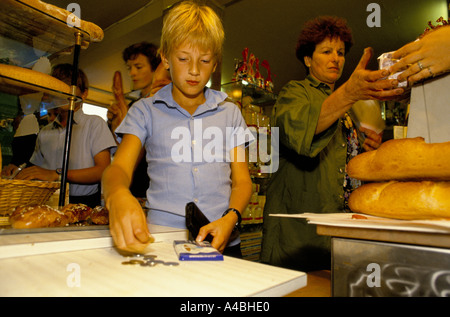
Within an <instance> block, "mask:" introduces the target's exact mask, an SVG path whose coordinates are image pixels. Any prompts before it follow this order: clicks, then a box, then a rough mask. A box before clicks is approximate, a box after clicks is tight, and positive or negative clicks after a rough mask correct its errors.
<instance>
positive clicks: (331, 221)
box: [269, 213, 450, 234]
mask: <svg viewBox="0 0 450 317" xmlns="http://www.w3.org/2000/svg"><path fill="white" fill-rule="evenodd" d="M353 215H360V216H364V217H366V218H367V219H353ZM269 216H273V217H288V218H289V217H290V218H304V219H306V220H307V221H308V223H310V224H316V225H324V226H333V227H352V228H366V229H389V230H400V231H411V232H431V233H449V234H450V220H398V219H390V218H382V217H375V216H369V215H362V214H355V213H329V214H315V213H302V214H269Z"/></svg>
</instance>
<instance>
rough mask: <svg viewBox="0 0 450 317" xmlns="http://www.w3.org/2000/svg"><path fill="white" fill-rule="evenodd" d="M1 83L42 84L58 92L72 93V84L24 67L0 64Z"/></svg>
mask: <svg viewBox="0 0 450 317" xmlns="http://www.w3.org/2000/svg"><path fill="white" fill-rule="evenodd" d="M0 75H1V76H2V78H0V83H1V82H2V81H5V83H6V84H12V85H17V86H22V87H25V88H30V86H29V85H37V86H42V87H45V88H48V89H52V90H55V91H58V92H63V93H66V94H70V86H69V85H67V84H66V83H64V82H62V81H61V80H59V79H57V78H55V77H53V76H50V75H47V74H44V73H41V72H38V71H35V70H32V69H28V68H24V67H19V66H14V65H5V64H0Z"/></svg>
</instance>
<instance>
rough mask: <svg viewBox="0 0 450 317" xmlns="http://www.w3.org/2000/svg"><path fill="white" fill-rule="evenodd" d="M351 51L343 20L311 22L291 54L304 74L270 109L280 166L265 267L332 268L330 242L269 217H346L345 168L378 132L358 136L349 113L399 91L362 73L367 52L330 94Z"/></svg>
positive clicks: (297, 223) (270, 206) (271, 196)
mask: <svg viewBox="0 0 450 317" xmlns="http://www.w3.org/2000/svg"><path fill="white" fill-rule="evenodd" d="M351 46H352V36H351V31H350V29H349V28H348V26H347V23H346V21H345V20H343V19H341V18H336V17H319V18H316V19H313V20H311V21H308V22H307V23H306V24H305V27H304V28H303V30H302V32H301V34H300V37H299V40H298V44H297V49H296V55H297V58H298V59H299V60H300V61H301V62H302V63H303V64H304V65H305V67H306V68H307V70H308V76H307V77H306V79H304V80H302V81H290V82H289V83H288V84H286V85H285V86H284V87H283V89H282V90H281V92H280V94H279V97H278V100H277V102H276V104H275V106H274V110H273V111H274V112H273V125H274V126H275V127H279V141H280V144H279V146H280V162H279V168H278V171H276V172H275V173H274V174H273V175H272V178H271V181H270V184H269V186H268V189H267V201H266V205H265V209H264V232H263V244H262V261H263V262H266V263H270V264H272V265H277V266H283V267H289V268H294V269H299V270H302V271H312V270H319V269H326V268H329V267H330V241H329V238H328V237H324V236H318V235H317V234H316V232H315V231H316V228H315V226H312V225H308V224H307V223H306V222H305V221H304V220H302V219H298V218H286V217H271V216H269V214H270V213H284V214H298V213H306V212H311V213H335V212H344V211H345V210H346V200H347V197H348V195H349V193H350V192H351V191H352V190H353V189H354V188H356V187H357V186H358V182H357V181H356V180H353V179H350V178H348V177H347V175H346V165H347V162H348V161H349V160H350V158H352V157H353V156H355V155H357V154H358V153H360V152H361V151H362V150H363V149H364V150H372V149H376V148H377V147H378V146H379V145H380V143H381V136H380V135H378V134H377V133H376V132H374V131H371V130H368V129H360V130H359V131H358V130H357V129H356V128H355V127H354V125H353V122H352V120H351V119H350V117H349V116H348V115H347V112H348V111H349V110H350V109H351V107H352V105H353V104H354V103H355V102H356V101H358V100H367V99H383V98H392V96H395V95H399V94H401V93H402V92H403V90H402V89H392V88H394V87H397V82H396V81H391V80H383V79H382V78H384V77H385V76H387V75H388V74H387V73H386V71H384V70H379V71H369V70H366V69H365V68H366V66H367V63H368V61H369V60H370V58H371V56H372V51H371V50H370V49H366V50H365V51H364V54H363V56H362V58H361V60H360V62H359V64H358V66H357V67H356V69H355V71H354V72H353V74H352V75H351V77H350V78H349V80H348V81H347V82H345V83H344V84H343V85H342V86H341V87H339V88H338V89H335V83H336V81H337V80H338V79H339V78H340V77H341V75H342V70H343V67H344V63H345V55H346V53H347V52H348V50H349V49H350V47H351ZM360 132H363V133H364V134H365V139H364V140H363V139H362V138H361V135H360Z"/></svg>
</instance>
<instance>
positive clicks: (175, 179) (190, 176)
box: [102, 1, 252, 254]
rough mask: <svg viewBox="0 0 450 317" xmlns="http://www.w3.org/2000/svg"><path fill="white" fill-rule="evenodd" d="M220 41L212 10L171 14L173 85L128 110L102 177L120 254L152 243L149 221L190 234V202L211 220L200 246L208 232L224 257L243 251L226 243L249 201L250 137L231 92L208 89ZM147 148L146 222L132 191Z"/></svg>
mask: <svg viewBox="0 0 450 317" xmlns="http://www.w3.org/2000/svg"><path fill="white" fill-rule="evenodd" d="M223 41H224V32H223V27H222V23H221V21H220V19H219V18H218V17H217V15H216V14H215V13H214V11H213V10H212V9H211V8H209V7H207V6H204V5H199V4H196V3H194V2H191V1H184V2H181V3H180V4H178V5H176V6H174V7H173V8H172V9H171V10H170V12H169V13H168V14H167V16H166V18H165V20H164V25H163V30H162V37H161V48H160V50H161V60H162V63H163V65H164V67H165V68H166V69H167V70H169V71H170V74H171V78H172V83H171V84H169V85H167V86H166V87H164V88H162V89H161V90H160V91H159V92H158V93H156V94H155V95H154V96H153V97H151V98H147V99H143V100H140V101H139V102H137V103H135V104H134V105H133V107H132V109H130V111H129V112H128V114H127V117H126V118H125V120H124V121H123V122H122V124H121V125H120V126H119V128H118V129H117V130H116V132H117V133H119V134H120V135H121V136H122V137H123V139H122V142H121V144H120V146H119V148H118V150H117V153H116V155H115V158H114V161H113V162H112V164H111V165H110V167H108V169H107V170H106V171H105V173H104V175H103V181H102V184H103V188H104V194H105V201H106V206H107V208H108V209H109V211H110V230H111V234H112V236H113V238H114V241H115V243H116V246H117V247H118V248H119V249H123V250H127V251H142V250H143V249H144V248H145V246H146V245H147V244H148V243H149V241H150V239H151V236H150V233H149V231H148V226H147V221H148V222H149V223H153V224H157V225H164V226H170V227H177V228H185V226H186V225H185V206H186V204H187V203H188V202H195V203H196V204H197V206H198V207H199V208H200V209H201V210H202V211H203V213H204V214H205V216H206V217H207V218H208V219H209V220H210V221H211V222H210V224H209V225H206V226H204V227H203V228H202V229H201V230H200V233H199V235H198V236H197V237H196V239H197V240H199V241H201V240H203V239H205V237H206V236H207V235H208V234H210V235H212V236H213V241H212V245H213V247H215V248H216V249H218V250H219V251H221V252H224V250H226V249H227V250H231V249H236V247H239V242H240V240H239V238H238V239H235V240H234V241H229V237H230V234H231V232H232V230H233V229H234V227H235V225H236V223H237V221H238V216H239V213H240V212H241V211H243V210H244V209H245V208H246V206H247V204H248V201H249V199H250V195H251V190H252V189H251V180H250V176H249V172H248V165H247V163H246V161H245V155H243V152H244V151H245V149H244V144H245V143H246V142H247V141H251V136H250V137H249V136H248V134H247V131H248V130H247V127H246V125H245V121H244V120H243V118H242V115H241V113H240V111H239V109H238V108H237V107H236V106H235V105H234V104H233V103H230V102H227V101H226V97H227V96H226V94H224V93H222V92H219V91H214V90H211V89H209V88H207V87H206V84H207V83H208V81H209V79H210V77H211V74H212V73H213V72H214V70H215V68H216V66H217V63H218V62H219V61H220V58H221V53H222V45H223ZM143 146H144V147H145V149H146V151H147V155H146V160H147V162H148V166H149V167H148V174H149V177H150V186H149V189H148V190H147V204H148V206H147V207H148V208H149V213H148V216H147V219H146V217H145V215H144V213H143V212H142V208H141V206H140V205H139V203H138V202H137V200H136V199H135V198H134V197H133V196H132V195H131V193H130V191H129V185H130V182H131V177H132V174H133V168H134V163H135V162H136V159H137V158H138V154H139V152H140V150H141V148H142V147H143ZM225 254H226V253H225Z"/></svg>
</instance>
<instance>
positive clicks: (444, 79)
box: [407, 74, 450, 143]
mask: <svg viewBox="0 0 450 317" xmlns="http://www.w3.org/2000/svg"><path fill="white" fill-rule="evenodd" d="M449 122H450V74H448V75H445V76H441V77H438V78H435V79H431V80H427V81H425V82H423V83H419V84H416V85H414V86H413V87H412V89H411V104H410V110H409V119H408V132H407V137H408V138H414V137H418V136H421V137H423V138H424V139H425V142H427V143H441V142H448V141H450V124H449Z"/></svg>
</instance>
